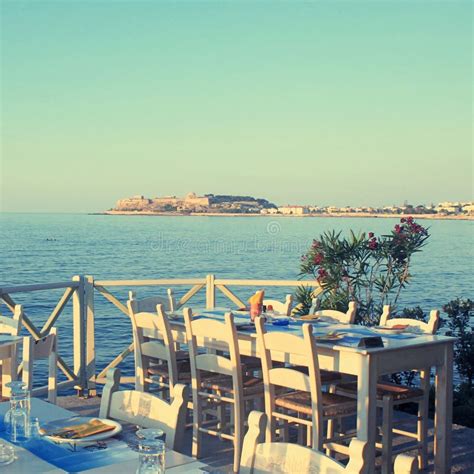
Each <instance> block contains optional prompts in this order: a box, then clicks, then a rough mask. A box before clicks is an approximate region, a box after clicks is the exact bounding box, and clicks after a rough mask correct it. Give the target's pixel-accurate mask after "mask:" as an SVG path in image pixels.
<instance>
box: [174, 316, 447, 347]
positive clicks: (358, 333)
mask: <svg viewBox="0 0 474 474" xmlns="http://www.w3.org/2000/svg"><path fill="white" fill-rule="evenodd" d="M227 312H232V314H233V316H234V323H235V324H236V325H237V331H238V332H239V334H240V336H244V337H245V335H247V336H248V337H250V338H255V337H256V331H255V329H252V328H251V327H248V323H249V321H250V315H249V313H248V312H246V311H235V310H231V309H229V308H214V309H207V308H193V315H194V316H193V317H194V318H200V317H206V318H212V319H218V320H222V321H223V318H224V315H225V313H227ZM269 316H274V317H275V319H276V320H278V319H281V318H285V319H289V324H288V325H287V326H281V325H273V324H272V323H271V322H268V323H266V324H265V329H266V330H267V332H275V331H278V332H283V333H288V334H294V335H296V336H302V335H303V331H302V326H303V324H305V323H308V324H312V326H313V334H314V336H315V337H316V338H319V337H321V336H324V335H326V334H327V333H328V332H332V333H334V332H336V333H339V334H341V335H343V337H342V338H341V339H340V340H338V341H335V342H328V341H321V340H317V344H318V345H319V344H321V345H323V346H324V347H327V348H331V349H332V350H336V351H344V352H359V353H362V354H373V353H377V352H380V351H390V350H400V349H404V348H415V347H420V346H424V345H427V344H429V345H435V344H446V343H453V342H454V341H455V338H452V337H448V336H437V335H428V334H423V333H417V332H416V330H407V331H406V332H403V333H397V334H387V333H386V332H379V331H378V330H377V329H376V328H373V327H368V326H362V325H356V324H341V323H339V322H337V321H334V320H331V319H330V318H327V319H323V318H319V319H316V320H300V319H298V318H287V317H284V316H283V315H269ZM171 322H172V323H178V324H182V323H184V318H183V315H182V313H179V312H176V313H174V314H173V315H172V319H171ZM240 325H242V326H244V325H245V326H244V327H245V329H240V328H239V326H240ZM374 337H379V338H381V339H382V342H383V347H371V348H366V347H358V345H359V343H360V340H361V339H362V338H374Z"/></svg>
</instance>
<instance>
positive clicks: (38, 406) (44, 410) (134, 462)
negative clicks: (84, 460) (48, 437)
mask: <svg viewBox="0 0 474 474" xmlns="http://www.w3.org/2000/svg"><path fill="white" fill-rule="evenodd" d="M8 407H9V402H3V403H0V416H1V417H2V418H3V416H4V415H5V413H6V411H7V410H8ZM31 415H32V416H36V417H38V418H39V419H40V421H41V422H43V423H44V422H49V421H55V420H60V419H62V418H68V417H71V416H76V413H74V412H72V411H69V410H65V409H64V408H61V407H58V406H56V405H51V404H50V403H48V402H45V401H43V400H40V399H38V398H32V399H31ZM2 442H5V443H6V441H4V440H2ZM15 452H16V455H17V457H18V459H16V460H15V462H13V463H12V464H9V465H8V466H5V467H2V469H1V472H2V474H23V473H24V474H31V473H35V474H36V473H54V474H59V473H63V472H66V471H63V470H62V469H59V468H57V467H56V466H53V465H52V464H49V463H48V462H46V461H43V460H42V459H40V458H39V457H37V456H35V455H34V454H33V453H31V452H29V451H27V450H26V449H24V448H21V447H18V446H15ZM131 455H132V456H133V458H132V459H130V460H129V461H127V462H121V463H120V465H117V464H110V465H108V466H103V467H99V468H96V469H89V470H87V471H84V472H87V473H88V474H89V473H91V474H107V473H113V474H117V473H122V472H135V471H136V469H137V466H138V454H137V453H135V452H133V451H131ZM165 463H166V470H167V471H168V469H169V471H170V472H176V474H178V473H180V472H183V473H184V472H192V470H193V469H194V470H195V471H196V472H197V471H198V470H200V469H199V468H201V467H204V466H205V465H204V464H202V463H200V462H199V461H196V459H193V458H191V457H189V456H185V455H184V454H180V453H178V452H176V451H171V450H167V451H166V461H165ZM188 465H189V471H188V470H187V469H186V470H182V471H180V470H179V469H178V468H181V467H182V468H183V469H184V467H185V466H188ZM174 469H176V471H175V470H174Z"/></svg>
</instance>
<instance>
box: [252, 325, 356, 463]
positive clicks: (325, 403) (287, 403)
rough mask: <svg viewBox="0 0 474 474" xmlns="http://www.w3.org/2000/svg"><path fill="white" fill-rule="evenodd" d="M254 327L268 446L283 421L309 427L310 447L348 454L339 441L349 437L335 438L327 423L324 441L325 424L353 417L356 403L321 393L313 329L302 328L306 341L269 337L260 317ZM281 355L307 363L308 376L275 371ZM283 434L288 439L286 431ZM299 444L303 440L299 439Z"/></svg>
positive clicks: (287, 369)
mask: <svg viewBox="0 0 474 474" xmlns="http://www.w3.org/2000/svg"><path fill="white" fill-rule="evenodd" d="M255 325H256V328H257V343H258V350H259V353H260V357H261V358H262V372H263V382H264V386H265V413H266V415H267V417H268V423H267V425H268V426H267V438H266V440H267V441H268V442H271V441H273V440H274V435H275V425H276V423H275V422H276V421H277V420H283V423H285V424H286V423H291V424H295V425H298V426H299V427H306V428H307V432H308V440H309V441H308V442H307V444H311V445H312V447H313V448H314V449H317V450H321V449H322V448H323V444H324V446H325V447H326V448H327V449H331V450H334V451H337V452H341V453H343V454H348V448H347V446H344V445H342V444H340V443H339V441H341V440H343V439H345V438H347V437H349V436H348V435H337V436H334V424H332V423H328V432H327V437H326V439H324V437H323V422H324V421H325V420H328V421H332V420H333V419H339V418H343V417H347V416H352V415H354V414H355V413H356V403H355V401H354V400H353V399H351V398H348V397H344V396H340V395H336V394H333V393H327V392H323V391H322V390H321V386H322V385H321V378H320V374H319V363H318V354H317V350H316V343H315V340H314V337H313V334H312V331H313V327H312V326H311V325H310V324H303V328H302V329H303V337H300V336H296V335H294V334H287V333H281V332H270V333H267V332H266V330H265V326H264V320H263V318H261V317H258V318H256V320H255ZM281 352H283V353H286V354H290V356H291V355H294V356H300V357H302V358H304V359H305V360H306V361H307V365H306V366H305V367H306V369H307V371H306V373H304V372H303V371H302V370H301V369H300V367H302V366H298V369H295V368H292V367H276V368H274V367H273V362H272V353H281ZM277 387H278V390H279V391H277ZM281 388H285V389H286V391H285V392H283V393H282V391H281ZM300 433H301V430H300ZM310 433H311V434H310ZM283 434H284V436H285V438H286V429H285V430H283ZM284 441H286V439H284ZM300 442H303V440H302V439H300Z"/></svg>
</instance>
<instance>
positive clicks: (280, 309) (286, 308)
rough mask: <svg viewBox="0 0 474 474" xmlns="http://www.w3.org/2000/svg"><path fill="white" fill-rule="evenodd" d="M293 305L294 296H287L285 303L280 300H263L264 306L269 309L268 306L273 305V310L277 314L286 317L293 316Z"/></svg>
mask: <svg viewBox="0 0 474 474" xmlns="http://www.w3.org/2000/svg"><path fill="white" fill-rule="evenodd" d="M292 303H293V296H292V295H286V297H285V301H284V302H283V303H282V302H281V301H278V300H269V299H265V300H263V304H264V305H265V306H267V307H268V305H272V306H273V310H274V311H275V312H276V313H280V314H284V315H286V316H290V314H291V308H292Z"/></svg>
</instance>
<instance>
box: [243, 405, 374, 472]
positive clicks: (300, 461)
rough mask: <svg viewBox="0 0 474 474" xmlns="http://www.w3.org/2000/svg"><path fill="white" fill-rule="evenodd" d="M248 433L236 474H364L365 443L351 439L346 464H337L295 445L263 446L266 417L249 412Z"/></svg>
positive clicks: (316, 452)
mask: <svg viewBox="0 0 474 474" xmlns="http://www.w3.org/2000/svg"><path fill="white" fill-rule="evenodd" d="M248 425H249V429H248V431H247V434H246V435H245V438H244V443H243V448H242V457H241V462H240V471H239V472H240V474H260V473H262V474H263V473H269V472H281V473H288V474H293V473H296V472H321V473H323V472H324V473H326V474H338V473H351V474H357V473H363V472H366V465H365V461H364V460H365V458H366V455H365V452H366V449H367V443H366V442H363V441H359V440H357V439H353V440H352V441H351V444H350V446H349V463H348V464H347V466H344V465H342V464H340V463H339V462H337V461H335V460H334V459H332V458H330V457H329V456H326V455H325V454H323V453H322V452H318V451H315V450H313V449H310V448H306V447H303V446H300V445H297V444H290V443H266V442H264V439H265V435H264V434H265V428H266V425H267V416H266V415H265V414H263V413H261V412H258V411H252V412H251V413H250V415H249V418H248Z"/></svg>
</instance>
